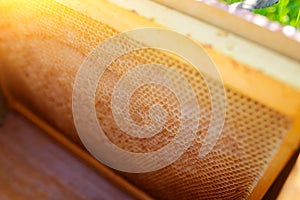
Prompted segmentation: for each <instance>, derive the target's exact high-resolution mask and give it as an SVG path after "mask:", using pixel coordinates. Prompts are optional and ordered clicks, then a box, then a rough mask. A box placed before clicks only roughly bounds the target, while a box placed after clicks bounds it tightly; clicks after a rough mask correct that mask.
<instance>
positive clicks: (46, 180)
mask: <svg viewBox="0 0 300 200" xmlns="http://www.w3.org/2000/svg"><path fill="white" fill-rule="evenodd" d="M112 198H113V199H120V200H121V199H122V200H123V199H128V200H129V199H133V197H131V196H130V195H128V194H126V193H124V192H123V191H121V190H120V189H118V188H116V187H115V186H114V185H112V184H111V183H110V182H108V181H107V180H106V179H104V178H103V177H101V176H99V174H97V173H96V171H94V170H92V169H91V168H89V167H88V166H86V165H85V164H84V163H81V162H80V161H79V160H77V158H76V157H74V156H73V155H72V154H70V153H69V152H67V151H66V150H65V149H64V148H62V147H61V146H59V145H58V144H57V143H55V142H54V141H53V140H51V139H50V138H49V137H48V136H47V135H45V134H44V133H42V131H41V130H40V129H38V128H37V127H35V126H34V125H33V124H31V123H30V122H29V121H27V120H25V119H24V118H22V117H21V116H19V115H18V114H16V113H12V112H10V113H9V114H8V116H7V118H6V120H5V123H4V125H3V127H1V128H0V199H20V200H22V199H24V200H25V199H45V200H47V199H49V200H50V199H58V200H59V199H74V200H79V199H112Z"/></svg>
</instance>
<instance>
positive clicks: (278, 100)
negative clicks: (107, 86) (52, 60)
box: [2, 0, 300, 199]
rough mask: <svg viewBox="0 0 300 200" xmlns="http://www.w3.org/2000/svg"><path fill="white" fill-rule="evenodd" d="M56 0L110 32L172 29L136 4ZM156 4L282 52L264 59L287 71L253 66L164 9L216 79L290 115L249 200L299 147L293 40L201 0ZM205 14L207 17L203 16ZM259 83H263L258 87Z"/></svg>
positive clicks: (24, 111) (260, 192)
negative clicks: (203, 54)
mask: <svg viewBox="0 0 300 200" xmlns="http://www.w3.org/2000/svg"><path fill="white" fill-rule="evenodd" d="M60 2H62V3H63V4H65V5H67V6H69V7H71V8H73V9H75V10H78V11H80V12H83V13H85V14H87V15H89V16H91V17H93V18H95V19H97V20H101V21H103V22H105V23H107V24H111V25H112V26H113V27H114V28H115V29H116V30H118V31H120V32H121V31H125V30H129V29H134V28H139V27H145V26H151V27H168V28H174V26H171V24H172V21H171V20H165V21H160V16H159V15H160V13H158V12H153V15H154V17H155V18H154V19H153V18H151V19H147V18H145V17H143V16H141V15H139V14H141V13H140V10H139V9H141V10H143V8H142V7H139V6H137V7H135V8H136V10H135V12H132V11H130V10H128V8H125V9H124V8H121V7H120V6H122V5H121V4H120V3H119V4H117V5H116V4H115V3H117V2H120V1H117V0H114V1H113V2H114V3H110V2H108V1H105V0H99V1H97V3H95V1H92V0H87V1H85V3H84V4H79V3H80V2H81V1H80V0H79V1H67V0H61V1H60ZM147 2H148V3H150V4H151V5H152V6H154V7H161V5H157V4H154V3H151V2H149V1H147ZM157 2H160V3H164V4H166V5H168V6H169V7H173V8H176V9H177V10H180V11H181V12H188V13H189V15H192V16H193V17H196V18H199V19H201V20H206V21H207V22H209V23H212V24H214V25H217V26H219V27H221V28H217V29H218V31H220V30H221V31H222V30H223V29H225V30H226V31H227V32H226V34H230V35H231V34H232V35H231V37H233V38H234V39H229V40H231V41H234V42H236V41H242V42H244V44H247V45H249V46H251V48H252V49H253V50H255V49H258V50H261V49H262V50H263V51H264V52H268V55H270V57H269V58H271V56H272V55H275V57H276V56H277V55H278V52H280V53H281V54H284V55H285V56H282V55H280V56H279V57H278V58H276V59H277V60H269V61H270V62H271V64H273V63H274V65H276V64H277V63H276V62H277V61H280V62H281V63H286V64H288V66H287V69H285V70H287V72H286V73H284V74H282V73H281V72H280V71H276V70H277V69H279V68H280V66H277V68H276V70H275V69H268V66H263V65H261V66H254V65H252V64H253V62H250V61H249V60H247V58H246V57H243V56H240V57H236V56H235V55H234V53H231V54H230V53H226V55H225V53H224V51H225V50H224V48H223V47H222V45H220V46H218V45H216V48H215V44H213V45H203V41H201V36H199V35H197V31H195V30H194V29H195V27H194V25H199V24H198V22H197V20H195V19H194V18H192V17H187V16H185V15H184V14H181V13H178V12H177V11H173V10H171V9H169V11H170V12H173V13H175V16H176V17H178V18H177V19H180V18H184V20H186V21H187V22H189V24H188V25H187V27H189V28H190V30H191V32H192V33H191V35H190V36H191V37H192V38H193V39H195V40H197V41H199V42H200V43H202V45H203V46H204V48H205V49H206V51H207V52H208V53H209V55H210V56H211V57H212V58H213V60H215V62H216V64H217V66H218V69H219V71H220V73H221V74H222V78H223V80H224V82H225V83H226V84H227V85H229V86H230V87H233V88H235V89H236V90H238V91H240V92H241V93H244V94H247V95H248V96H249V97H251V98H253V99H255V100H257V101H259V102H261V103H263V104H265V105H268V106H269V107H271V108H273V109H274V110H277V111H279V112H281V113H283V114H285V115H287V116H288V117H290V118H291V119H293V126H292V128H291V130H290V131H289V133H288V134H287V135H286V138H285V139H284V141H283V143H282V144H281V146H280V148H279V151H278V152H277V154H276V156H275V157H274V159H273V160H272V161H271V163H270V165H269V167H268V168H267V170H266V171H265V173H264V175H263V178H262V179H260V180H259V182H258V184H257V185H256V187H255V188H254V190H253V192H252V193H251V196H250V199H259V198H261V197H262V196H263V194H264V193H265V192H266V191H267V189H268V187H269V186H270V185H271V184H272V182H273V181H274V179H275V178H276V176H277V175H278V174H279V172H280V171H281V169H282V168H283V167H284V166H285V164H286V163H287V162H288V160H289V158H290V157H291V156H292V154H293V152H294V151H296V149H297V148H298V147H299V141H300V135H299V134H298V133H299V130H300V91H299V88H300V87H299V85H300V84H299V81H298V79H297V75H299V74H300V73H299V69H298V68H297V67H299V66H297V64H299V60H300V59H299V57H298V54H297V52H300V44H299V42H297V40H295V39H292V38H290V37H286V36H285V35H284V34H283V32H282V31H279V32H272V31H270V30H269V29H265V28H263V27H260V26H257V25H255V24H253V23H252V22H247V21H245V20H243V19H241V18H239V17H237V16H234V15H231V14H229V13H228V12H226V11H224V10H220V9H219V8H215V7H211V6H208V5H207V4H204V3H197V2H195V1H190V0H189V1H186V0H185V1H180V0H176V1H168V0H165V1H163V0H157ZM133 4H134V3H132V5H133ZM83 5H84V6H83ZM118 5H119V6H118ZM137 5H138V4H137ZM128 6H130V5H128ZM165 9H167V8H165ZM199 11H201V12H199ZM99 13H101V14H99ZM137 13H139V14H137ZM120 16H126V19H127V20H126V21H121V22H120ZM207 16H213V17H211V18H208V17H207ZM223 17H226V18H227V19H228V20H225V22H226V23H220V22H219V21H218V19H220V18H223ZM161 22H162V23H161ZM201 24H202V25H201V26H203V28H205V27H208V26H207V25H205V24H203V23H201ZM232 24H235V26H232ZM168 25H170V26H168ZM240 26H245V27H246V29H253V32H255V33H256V34H254V35H255V36H253V35H251V34H249V32H247V31H245V30H241V31H239V32H238V31H236V30H237V29H238V27H240ZM176 28H177V29H178V30H179V31H180V32H184V31H186V30H183V29H184V28H182V27H181V26H179V25H177V26H176ZM190 30H188V31H190ZM193 30H194V31H193ZM210 30H211V31H212V32H213V31H214V28H211V29H210ZM223 31H224V30H223ZM236 34H239V35H242V36H243V37H245V38H240V37H239V36H236ZM257 35H259V37H257ZM297 37H298V36H297ZM237 38H238V39H237ZM267 38H268V39H267ZM270 38H275V40H276V41H278V43H274V39H270ZM248 40H249V41H248ZM253 41H254V42H258V43H260V44H262V45H257V44H254V43H253ZM282 44H286V46H285V47H284V48H282ZM232 58H234V59H236V60H237V62H235V64H233V63H234V62H232ZM266 62H267V60H265V63H266ZM265 63H264V64H265ZM260 70H262V71H260ZM289 70H291V71H289ZM294 70H296V73H295V72H294ZM295 76H296V77H295ZM262 85H263V87H261V86H262ZM2 87H3V88H4V90H5V94H6V96H7V97H8V99H9V102H10V105H11V106H12V107H13V108H14V109H16V110H18V111H19V112H21V113H22V114H23V115H25V116H26V117H28V118H29V119H31V120H32V121H33V122H35V123H36V124H37V125H39V126H40V127H41V128H43V129H44V130H45V131H46V132H48V133H49V134H50V135H52V136H53V137H54V138H56V139H57V140H58V141H60V142H61V143H62V144H63V145H64V146H66V147H67V148H68V149H70V150H71V151H73V152H74V153H75V154H77V155H79V157H81V158H82V159H83V160H85V161H86V162H88V163H90V164H91V165H92V166H94V167H95V168H96V169H97V170H100V171H102V173H104V174H106V176H108V177H110V179H112V180H114V181H115V182H117V183H118V184H119V185H121V186H122V187H124V188H126V190H128V191H130V192H131V193H132V194H134V195H135V196H136V197H138V198H141V199H143V198H149V197H148V196H147V195H146V194H145V193H143V192H142V191H140V190H138V189H136V188H134V187H133V186H131V185H130V184H128V183H126V182H124V180H122V179H120V178H119V177H118V176H115V175H114V174H113V173H112V172H111V171H110V170H107V168H105V167H103V166H101V165H99V164H97V163H98V162H97V163H96V161H95V160H93V159H90V158H88V156H87V153H86V152H85V153H84V151H82V150H80V149H78V148H77V147H75V146H74V144H72V143H70V142H69V141H68V140H66V139H65V138H64V137H62V136H60V134H59V133H57V131H56V130H54V129H53V128H52V127H51V126H49V125H48V124H47V123H45V122H44V121H42V120H40V119H39V118H37V117H36V116H35V115H34V114H33V113H32V112H30V111H29V110H28V109H27V108H26V107H24V106H23V105H22V104H20V102H17V100H15V99H14V97H13V96H11V94H10V91H8V90H7V89H6V88H7V86H6V85H5V83H4V84H3V85H2ZM266 89H268V93H266V92H265V90H266Z"/></svg>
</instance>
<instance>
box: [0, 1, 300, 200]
mask: <svg viewBox="0 0 300 200" xmlns="http://www.w3.org/2000/svg"><path fill="white" fill-rule="evenodd" d="M208 3H209V4H212V5H214V6H216V7H214V6H210V5H208ZM0 5H1V7H0V29H1V32H0V41H1V43H0V64H1V86H2V88H3V91H4V93H5V96H6V97H7V99H8V101H9V104H10V106H11V107H12V108H13V109H15V110H17V111H19V112H20V113H22V114H23V115H25V116H26V117H28V118H29V119H30V120H32V121H33V122H35V123H36V124H37V125H38V126H40V127H41V128H43V129H44V130H45V131H46V132H47V133H49V134H50V135H52V136H53V137H54V138H56V139H57V140H58V141H59V142H61V143H62V144H63V145H64V146H65V147H67V148H68V149H70V150H71V151H73V152H74V153H76V154H77V155H78V156H80V157H81V158H82V159H83V160H85V161H86V162H87V163H89V164H90V165H92V166H93V167H95V168H96V169H97V170H99V171H101V172H103V173H104V174H106V176H107V177H110V178H111V179H112V180H113V181H115V182H117V183H118V184H120V185H122V186H123V187H125V188H126V189H127V190H129V191H131V193H132V194H134V195H135V196H136V197H137V198H140V199H144V198H150V196H151V197H154V198H161V199H260V198H262V197H263V196H264V194H265V193H266V192H267V190H268V189H269V188H270V186H271V185H272V183H273V182H274V180H275V179H276V177H277V176H278V174H279V173H280V171H281V170H282V169H283V168H284V166H285V165H286V164H287V162H288V161H289V159H290V158H291V157H292V155H293V154H294V152H296V151H297V149H299V142H300V134H299V131H300V79H299V75H300V65H299V61H300V57H299V52H300V43H299V40H300V39H299V38H300V34H299V32H297V31H296V30H295V29H293V28H292V27H282V26H280V25H278V24H276V23H271V22H269V21H268V20H266V19H265V18H263V17H261V16H255V15H253V14H251V13H245V12H242V11H234V13H233V14H231V13H229V11H230V9H229V8H228V7H226V6H224V5H221V4H219V3H217V2H213V1H209V2H195V1H183V0H182V1H181V0H176V1H168V0H156V1H121V0H111V1H106V0H99V1H92V0H87V1H80V0H78V1H67V0H60V1H52V0H43V1H37V0H26V1H25V0H24V1H23V0H14V1H4V0H0ZM145 27H155V28H168V29H171V30H173V31H176V32H178V33H180V34H182V35H185V36H186V37H187V38H190V39H192V40H194V41H196V43H198V44H199V45H200V46H201V47H203V48H204V50H205V51H206V52H207V54H208V55H209V56H210V58H211V59H212V61H213V62H214V63H215V66H216V69H217V70H218V72H219V73H220V76H221V78H222V80H223V83H224V91H225V94H226V99H225V105H226V106H225V108H226V109H225V114H226V117H225V118H224V126H222V132H221V133H220V135H219V136H218V137H217V140H216V143H215V144H214V146H213V148H212V149H210V151H209V152H207V153H206V154H205V155H204V156H203V157H199V149H201V148H202V147H204V146H205V141H206V139H207V137H206V136H207V135H208V132H209V130H210V128H209V124H210V119H211V118H212V116H213V112H212V110H211V109H212V108H213V104H212V103H211V98H212V97H211V96H209V91H208V88H207V83H212V85H214V86H215V88H216V90H217V88H219V83H215V80H214V78H213V77H210V79H209V80H204V78H203V77H202V76H201V73H199V72H197V70H196V69H195V68H193V66H191V64H190V63H187V62H186V61H184V60H183V59H181V58H178V56H175V55H171V54H170V53H168V52H161V50H157V49H156V50H145V49H138V50H136V51H135V52H133V53H128V54H126V55H122V56H121V57H118V58H117V59H116V61H114V62H113V63H110V65H109V67H108V68H107V69H106V70H105V71H104V72H103V74H102V77H101V79H100V81H99V83H97V84H98V85H97V89H96V93H95V102H94V107H95V111H96V116H97V120H98V123H99V124H100V126H101V127H102V129H103V131H104V132H105V135H106V137H107V138H109V140H110V141H111V142H113V143H115V144H116V145H117V146H119V147H120V148H122V149H125V150H127V151H129V152H134V153H139V152H142V153H145V154H146V153H148V152H155V151H157V150H158V149H159V148H162V147H163V146H164V145H168V144H169V143H171V141H172V140H174V139H175V138H176V134H177V133H178V130H180V124H181V121H180V119H181V118H180V117H181V115H180V111H182V110H180V106H181V105H180V100H178V95H177V94H175V92H174V91H172V90H165V89H164V87H163V86H161V85H159V84H157V85H156V84H155V83H153V82H152V83H151V84H148V85H147V84H145V86H143V87H141V88H138V89H137V90H136V91H135V92H134V93H133V94H132V97H131V100H130V103H132V105H130V106H131V107H130V109H131V110H130V111H129V112H130V117H132V119H133V121H134V122H135V123H137V124H138V125H139V126H142V125H143V124H147V123H150V122H151V119H149V117H148V118H147V116H149V115H151V109H150V108H151V106H153V105H154V104H156V103H158V104H160V106H161V107H162V108H164V109H165V110H166V112H167V113H168V114H167V115H166V123H165V124H163V126H162V129H160V131H159V132H158V133H157V135H155V136H153V137H151V138H139V137H134V136H131V135H127V134H126V132H125V131H123V129H122V128H120V127H119V126H118V124H117V123H116V122H115V121H114V119H115V118H114V113H113V112H114V111H113V106H112V104H111V101H112V99H113V97H112V95H113V92H114V89H115V85H116V84H118V83H119V82H118V81H119V80H121V79H122V76H125V74H126V73H129V72H130V71H131V70H133V69H134V68H135V67H136V66H135V65H141V64H147V62H154V63H158V64H160V65H166V66H167V68H170V69H172V70H174V71H176V73H179V74H180V75H181V76H183V77H184V78H185V80H187V81H188V83H189V85H190V87H191V88H192V89H193V91H194V94H195V97H196V99H197V103H198V104H199V105H198V106H199V108H200V109H199V110H198V111H195V112H198V114H199V116H200V120H199V121H197V131H196V133H195V138H194V139H193V140H191V141H190V142H189V145H190V146H189V147H188V148H187V149H186V152H184V153H182V154H181V155H180V157H179V158H178V159H177V160H176V161H174V162H172V163H171V164H169V165H167V166H165V167H163V168H161V169H158V170H153V171H150V172H147V173H128V172H121V171H118V170H112V169H109V168H107V167H105V166H103V165H102V164H101V163H100V162H98V161H97V160H96V159H94V158H93V157H92V156H91V155H90V154H89V153H88V152H87V151H86V150H84V145H83V143H84V144H86V143H85V142H84V141H83V142H82V136H81V139H80V137H79V135H78V132H77V131H76V128H78V127H76V124H75V123H74V110H72V95H74V94H73V93H74V90H75V89H74V83H75V82H76V75H77V73H78V70H79V68H80V66H84V65H85V63H86V62H85V61H86V59H89V58H90V56H91V55H93V53H91V52H94V50H95V48H96V47H97V46H98V45H99V44H101V43H102V42H103V41H105V40H106V39H108V38H111V37H112V36H115V35H117V34H119V33H122V32H124V31H128V30H132V29H136V28H145ZM151 36H152V35H150V36H149V37H151ZM133 39H135V38H133ZM174 43H176V41H174ZM115 45H116V46H118V45H119V44H117V43H116V44H115ZM178 45H182V44H180V43H178ZM112 48H114V46H112ZM125 48H126V46H125ZM182 48H183V49H184V48H186V47H185V46H182ZM179 49H180V48H179ZM100 60H101V59H100ZM97 62H98V61H97ZM100 62H101V61H100ZM153 76H154V77H155V73H154V74H153ZM87 79H89V77H87ZM127 84H128V85H130V83H129V82H127ZM182 85H183V84H182V82H178V81H177V82H176V83H174V87H175V88H180V87H181V86H182ZM167 89H168V88H167ZM176 91H177V90H176ZM210 92H211V91H210ZM73 97H74V96H73ZM186 98H190V97H186ZM220 98H221V97H220ZM73 101H74V98H73ZM82 104H85V102H84V101H83V102H82ZM73 106H74V102H73ZM134 106H136V108H135V107H134ZM149 110H150V111H149ZM189 111H192V112H190V113H192V114H193V113H195V112H194V110H193V109H190V110H189ZM178 113H179V114H178ZM121 114H122V113H121ZM192 114H191V115H192ZM150 118H151V117H150ZM121 120H122V119H121ZM147 120H148V121H147ZM149 120H150V121H149ZM191 120H193V119H191ZM125 121H126V120H125ZM89 123H90V124H89ZM91 123H92V122H89V121H88V122H87V124H86V127H87V128H88V127H89V125H91ZM187 127H188V126H187ZM77 130H78V129H77ZM127 131H128V130H127ZM130 131H133V130H130V129H129V132H130ZM99 145H102V144H101V143H100V144H99ZM87 148H88V149H89V147H87ZM89 150H90V151H91V149H89ZM92 153H93V152H92ZM102 153H103V152H102ZM169 153H170V152H169ZM172 153H173V152H171V153H170V156H171V154H172ZM112 159H113V158H112ZM120 162H121V161H120ZM124 162H125V161H124ZM122 163H123V161H122ZM125 163H126V162H125ZM139 164H140V165H141V166H139ZM139 164H136V165H134V164H132V167H141V168H142V167H145V166H144V164H143V163H142V164H141V163H139ZM156 164H157V163H156ZM142 165H143V166H142ZM145 165H146V168H147V167H148V165H147V164H145ZM116 173H117V174H119V175H120V176H119V175H116ZM125 179H126V180H127V181H129V182H130V183H129V182H127V181H125ZM133 185H134V186H133Z"/></svg>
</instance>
